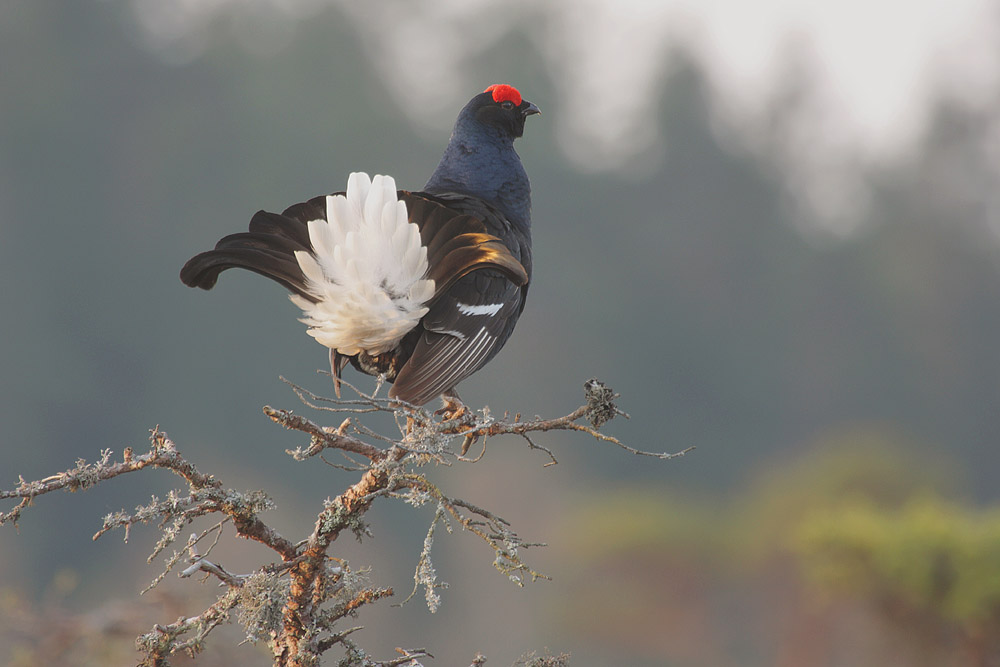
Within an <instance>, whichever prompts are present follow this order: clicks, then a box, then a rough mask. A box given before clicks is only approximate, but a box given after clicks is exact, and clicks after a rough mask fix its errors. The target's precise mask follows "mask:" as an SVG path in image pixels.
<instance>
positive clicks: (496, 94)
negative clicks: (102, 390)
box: [181, 85, 538, 405]
mask: <svg viewBox="0 0 1000 667" xmlns="http://www.w3.org/2000/svg"><path fill="white" fill-rule="evenodd" d="M536 113H538V107H536V106H535V105H534V104H532V103H530V102H528V101H527V100H524V99H522V98H521V94H520V93H519V92H518V91H517V89H516V88H514V87H513V86H509V85H494V86H490V87H489V88H487V89H486V90H485V91H484V92H483V93H480V94H479V95H476V96H475V97H473V98H472V99H471V100H470V101H469V103H468V104H466V105H465V108H463V109H462V111H461V113H460V114H459V115H458V120H457V121H456V122H455V129H454V131H453V132H452V135H451V140H450V141H449V143H448V146H447V148H445V151H444V156H443V157H442V158H441V162H440V163H439V164H438V166H437V169H435V170H434V174H433V175H432V176H431V178H430V180H428V181H427V184H426V185H425V186H424V188H423V190H422V191H420V192H410V191H407V190H397V189H396V185H395V182H394V180H393V179H392V178H391V177H389V176H375V177H374V178H373V179H370V178H369V177H368V175H367V174H364V173H354V174H351V176H350V178H349V179H348V184H347V191H346V193H345V192H339V193H334V194H332V195H329V196H325V197H324V196H321V197H316V198H314V199H310V200H309V201H307V202H303V203H300V204H295V205H293V206H290V207H289V208H287V209H285V210H284V211H283V212H282V213H281V214H277V213H269V212H267V211H259V212H257V213H256V214H255V215H254V216H253V218H252V219H251V220H250V230H249V231H248V232H243V233H239V234H232V235H230V236H226V237H225V238H223V239H222V240H220V241H219V242H218V243H217V244H216V246H215V249H214V250H209V251H207V252H203V253H201V254H199V255H196V256H195V257H193V258H191V259H190V260H189V261H188V262H187V264H185V265H184V268H183V269H181V280H182V281H183V282H184V284H185V285H188V286H190V287H200V288H202V289H206V290H207V289H211V288H212V287H213V286H214V285H215V283H216V280H217V279H218V277H219V274H220V273H221V272H222V271H225V270H226V269H229V268H233V267H238V268H242V269H248V270H250V271H254V272H256V273H259V274H261V275H263V276H266V277H268V278H271V279H272V280H275V281H277V282H278V283H281V284H282V285H284V286H285V287H286V288H287V289H288V290H289V291H291V292H292V294H291V295H290V298H291V300H292V301H293V302H294V303H295V304H296V305H297V306H299V307H300V308H301V309H302V311H303V314H304V317H303V318H302V322H304V323H305V324H307V325H308V326H309V331H308V333H309V335H311V336H313V337H314V338H315V339H316V340H318V341H319V342H320V343H322V344H323V345H325V346H326V347H328V348H330V367H331V370H332V372H333V375H334V381H335V384H336V387H337V390H338V394H339V389H340V376H341V372H342V371H343V369H344V367H345V366H346V365H347V363H348V362H350V363H351V364H352V365H353V366H354V367H355V368H357V369H358V370H359V371H361V372H363V373H367V374H369V375H376V376H378V375H382V376H384V377H385V378H386V379H387V380H388V381H390V382H392V383H393V386H392V388H391V390H390V392H389V395H390V397H392V398H396V399H399V400H402V401H406V402H408V403H412V404H415V405H423V404H424V403H426V402H428V401H429V400H431V399H433V398H434V397H436V396H444V397H446V398H457V393H456V392H455V387H456V385H457V384H458V383H459V382H461V381H462V380H464V379H465V378H467V377H469V376H470V375H472V374H473V373H475V372H476V371H477V370H479V369H480V368H482V366H483V365H484V364H486V363H487V362H488V361H489V360H490V359H492V358H493V357H494V356H495V355H496V354H497V352H499V351H500V348H502V347H503V345H504V343H506V342H507V339H508V338H509V337H510V335H511V333H512V332H513V330H514V325H515V324H516V323H517V319H518V317H519V316H520V314H521V311H522V310H523V309H524V302H525V297H526V296H527V293H528V285H529V283H530V280H531V187H530V185H529V183H528V176H527V174H526V173H525V171H524V167H523V166H522V165H521V160H520V158H519V157H518V155H517V153H516V152H515V151H514V140H515V139H516V138H518V137H520V136H521V135H522V134H523V132H524V121H525V119H526V118H527V117H528V116H530V115H532V114H536Z"/></svg>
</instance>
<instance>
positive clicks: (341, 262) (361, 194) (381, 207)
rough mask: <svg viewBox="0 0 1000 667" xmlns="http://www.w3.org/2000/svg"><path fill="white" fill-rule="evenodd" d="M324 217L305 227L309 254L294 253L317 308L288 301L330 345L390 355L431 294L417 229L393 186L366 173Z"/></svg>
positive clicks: (330, 200) (329, 202)
mask: <svg viewBox="0 0 1000 667" xmlns="http://www.w3.org/2000/svg"><path fill="white" fill-rule="evenodd" d="M326 217H327V219H326V220H312V221H310V222H309V223H308V227H309V240H310V243H311V244H312V252H311V253H310V252H305V251H301V250H300V251H297V252H296V253H295V259H296V260H297V261H298V263H299V267H300V268H301V269H302V273H303V274H304V275H305V277H306V288H307V291H308V292H309V294H310V295H312V296H313V297H315V298H316V299H317V302H316V303H312V302H311V301H309V300H308V299H305V298H303V297H301V296H299V295H292V296H291V297H290V298H291V300H292V301H293V302H294V303H295V305H297V306H298V307H299V308H301V309H302V312H303V313H304V315H305V317H303V318H302V322H304V323H305V324H307V325H308V326H309V335H310V336H312V337H313V338H315V339H316V340H317V341H319V342H320V343H322V344H323V345H325V346H326V347H329V348H331V349H335V350H337V351H338V352H340V353H341V354H345V355H354V354H358V353H359V352H362V351H364V352H367V353H369V354H373V355H374V354H381V353H383V352H388V351H389V350H391V349H393V348H394V347H395V346H396V344H397V343H398V342H399V341H400V339H401V338H402V337H403V336H404V335H405V334H406V333H407V332H408V331H410V330H411V329H413V328H414V327H415V326H416V325H417V323H418V322H419V321H420V318H421V317H423V316H424V315H425V314H426V313H427V306H426V305H425V304H426V303H427V302H428V301H429V300H430V298H431V297H432V296H433V295H434V281H433V280H428V279H426V278H425V276H426V275H427V248H425V247H424V246H423V245H422V244H421V242H420V230H419V228H418V227H417V226H416V225H415V224H413V223H411V222H409V220H408V218H407V214H406V204H405V203H404V202H402V201H399V199H398V197H397V195H396V182H395V180H393V178H392V177H391V176H382V175H376V176H375V178H374V179H372V178H369V177H368V174H366V173H363V172H355V173H353V174H351V176H350V178H348V181H347V196H346V197H345V196H344V195H336V196H330V197H327V198H326Z"/></svg>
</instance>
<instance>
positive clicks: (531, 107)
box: [521, 100, 542, 118]
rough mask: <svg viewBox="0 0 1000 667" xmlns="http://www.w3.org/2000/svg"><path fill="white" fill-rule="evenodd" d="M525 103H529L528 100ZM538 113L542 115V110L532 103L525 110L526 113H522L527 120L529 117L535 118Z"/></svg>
mask: <svg viewBox="0 0 1000 667" xmlns="http://www.w3.org/2000/svg"><path fill="white" fill-rule="evenodd" d="M525 101H526V102H527V100H525ZM536 113H537V114H540V113H542V110H541V109H539V108H538V107H536V106H535V105H534V104H532V103H531V102H528V106H527V107H525V108H524V111H522V112H521V115H522V116H524V117H525V118H527V117H528V116H534V115H535V114H536Z"/></svg>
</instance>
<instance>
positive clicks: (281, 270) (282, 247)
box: [181, 211, 314, 300]
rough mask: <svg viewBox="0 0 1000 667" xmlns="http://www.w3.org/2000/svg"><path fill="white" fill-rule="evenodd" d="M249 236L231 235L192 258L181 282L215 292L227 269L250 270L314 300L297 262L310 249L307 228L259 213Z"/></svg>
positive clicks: (184, 270)
mask: <svg viewBox="0 0 1000 667" xmlns="http://www.w3.org/2000/svg"><path fill="white" fill-rule="evenodd" d="M250 230H251V231H249V232H241V233H239V234H230V235H229V236H226V237H224V238H223V239H221V240H220V241H219V242H218V243H217V244H215V248H214V249H213V250H208V251H206V252H203V253H200V254H198V255H195V256H194V257H192V258H191V259H190V260H188V262H187V263H186V264H185V265H184V268H182V269H181V281H182V282H183V283H184V284H185V285H187V286H188V287H200V288H201V289H206V290H208V289H212V288H213V287H214V286H215V283H216V282H217V281H218V279H219V274H220V273H222V272H223V271H225V270H226V269H233V268H238V269H246V270H248V271H253V272H254V273H259V274H260V275H262V276H264V277H266V278H270V279H271V280H274V281H275V282H278V283H280V284H281V285H283V286H285V287H286V288H287V289H288V290H289V291H292V292H294V293H296V294H298V295H300V296H302V297H303V298H306V299H309V300H313V298H314V297H312V296H310V294H309V292H308V290H307V289H306V284H305V276H304V275H303V274H302V269H301V268H300V267H299V264H298V262H297V261H296V260H295V252H296V251H301V250H308V249H309V236H308V231H307V230H306V226H305V224H303V222H302V221H300V220H296V219H293V218H290V217H286V216H283V215H277V214H275V213H268V212H266V211H259V212H258V213H257V214H256V215H254V217H253V219H252V220H251V221H250Z"/></svg>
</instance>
